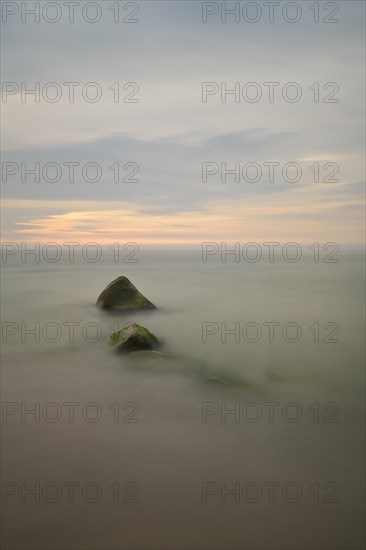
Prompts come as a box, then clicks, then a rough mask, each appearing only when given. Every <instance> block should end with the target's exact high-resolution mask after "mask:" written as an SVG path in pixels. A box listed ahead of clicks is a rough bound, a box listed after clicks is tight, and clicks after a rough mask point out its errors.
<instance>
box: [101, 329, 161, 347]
mask: <svg viewBox="0 0 366 550" xmlns="http://www.w3.org/2000/svg"><path fill="white" fill-rule="evenodd" d="M110 340H111V343H112V344H113V345H114V348H113V349H114V351H117V352H125V353H130V352H136V351H140V350H151V349H152V348H153V347H156V346H158V344H159V340H158V339H157V337H156V336H155V335H154V334H152V332H150V331H149V330H147V328H145V327H142V326H141V325H137V324H136V323H132V324H131V325H128V326H127V327H125V328H123V329H122V330H120V331H118V332H114V333H113V334H112V335H111V337H110Z"/></svg>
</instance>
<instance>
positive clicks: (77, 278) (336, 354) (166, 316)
mask: <svg viewBox="0 0 366 550" xmlns="http://www.w3.org/2000/svg"><path fill="white" fill-rule="evenodd" d="M140 258H141V259H140V262H139V263H137V264H126V263H120V264H115V263H113V261H112V259H111V258H109V259H107V257H103V258H102V260H101V261H100V262H98V263H96V264H90V263H87V262H85V261H82V260H81V259H79V260H78V261H77V262H76V263H75V264H69V263H67V262H59V263H57V264H50V263H44V262H43V263H40V264H35V263H34V262H32V261H31V260H29V261H27V263H25V264H22V263H20V262H19V261H16V260H12V261H9V262H8V263H6V264H3V323H4V322H15V323H19V324H20V323H22V322H23V323H25V324H26V326H27V328H31V326H32V324H33V323H34V322H36V321H39V322H40V326H41V327H44V326H45V325H46V324H47V323H50V322H53V323H58V324H59V326H61V327H64V330H63V332H62V335H61V338H60V340H59V341H58V342H56V343H49V342H47V341H45V340H44V339H42V338H41V341H40V342H39V343H37V342H35V341H34V336H31V335H28V336H27V337H26V338H25V340H26V341H25V342H24V343H23V342H22V341H21V334H20V332H19V333H18V334H16V335H14V336H9V337H8V341H7V342H6V343H4V344H3V361H2V391H3V396H2V397H3V401H6V402H14V403H16V405H14V406H17V405H18V406H19V407H20V406H21V405H20V404H21V402H24V403H26V404H27V406H28V408H31V407H34V404H35V403H36V402H38V403H39V404H40V407H42V406H44V404H46V403H49V402H54V403H57V404H58V405H59V406H60V407H61V410H62V417H61V419H60V421H58V422H51V421H49V418H48V417H47V413H46V419H45V418H43V417H42V416H41V417H40V422H39V423H36V422H34V417H31V416H28V417H26V418H25V420H26V421H25V422H21V417H20V414H14V415H11V416H8V417H7V418H6V419H5V420H6V422H4V423H3V425H2V426H3V449H4V450H3V453H4V454H3V480H4V481H7V482H9V481H11V482H14V483H17V484H20V483H21V482H24V483H25V484H26V487H27V488H31V487H32V486H33V485H34V483H36V482H39V483H40V485H41V487H44V486H45V484H46V483H50V482H52V483H59V484H60V486H62V487H63V491H62V495H61V498H60V500H59V501H58V502H55V503H51V502H50V500H51V498H52V496H53V495H54V494H55V493H54V492H53V493H52V490H51V489H50V493H49V496H48V497H47V495H46V497H44V495H43V496H42V494H41V496H40V502H39V503H35V502H34V498H33V497H32V496H30V495H28V496H27V497H26V501H25V502H23V503H22V502H21V498H20V494H19V492H18V493H17V494H15V495H10V496H8V498H7V502H6V503H5V504H4V505H3V510H4V518H5V520H6V529H5V530H4V535H3V537H4V547H6V548H7V549H9V550H10V549H28V548H29V549H30V548H32V549H33V548H37V549H42V550H43V549H44V550H50V549H60V550H61V549H64V550H66V549H70V550H71V549H73V550H74V549H75V550H76V549H98V550H100V549H102V548H103V549H125V550H127V549H140V550H142V549H146V550H147V549H149V550H150V549H156V550H160V549H164V550H168V549H169V550H170V549H180V550H183V549H186V550H188V549H192V550H193V549H197V550H198V549H200V550H201V549H205V550H208V549H210V550H211V549H212V550H215V549H220V550H228V549H248V550H249V549H250V550H251V549H277V550H285V549H291V550H300V549H301V550H305V549H307V550H308V549H309V550H310V549H312V550H315V549H316V550H320V549H322V550H323V549H332V550H336V549H337V550H338V549H344V550H346V549H347V550H350V549H361V548H363V518H364V509H363V486H364V479H363V474H362V472H363V460H364V446H363V441H364V415H363V405H364V391H365V390H364V387H365V386H364V363H363V358H364V322H363V292H364V290H363V277H364V273H363V265H364V257H363V256H362V255H360V254H351V253H349V254H344V255H342V256H340V262H339V263H338V264H324V263H322V262H321V263H319V264H315V263H313V261H312V259H311V257H310V256H309V257H306V258H305V259H304V260H302V261H300V262H299V263H297V264H291V263H286V262H284V261H283V260H282V259H280V258H277V259H276V261H275V263H273V264H269V263H268V262H264V261H260V262H258V263H256V264H250V263H244V262H243V263H239V264H236V263H234V262H233V261H232V260H230V261H228V262H227V263H226V264H221V263H220V262H219V260H218V259H211V260H210V261H209V262H208V263H206V264H203V263H202V262H201V258H200V253H199V252H198V253H188V252H181V253H177V252H174V253H173V252H170V253H168V252H165V253H162V252H159V253H158V252H156V253H145V254H143V255H140ZM122 274H123V275H126V276H128V277H129V278H130V279H131V280H132V282H133V283H134V284H135V285H136V286H137V288H138V289H139V290H141V291H142V292H143V293H144V294H145V295H146V296H147V297H148V298H149V299H150V300H152V301H153V302H154V303H155V304H156V305H157V306H158V307H159V310H158V311H154V312H149V313H135V314H128V315H116V314H107V313H104V312H101V311H99V310H97V309H96V308H95V305H94V304H95V300H96V298H97V296H98V294H99V293H100V291H101V290H102V289H103V288H104V287H105V286H106V284H107V283H108V282H110V281H111V280H112V279H114V278H115V277H117V276H118V275H122ZM130 321H136V322H138V323H140V324H142V325H145V326H147V327H148V328H149V329H150V330H151V331H152V332H154V333H155V334H156V335H157V336H159V337H160V338H161V339H162V340H163V341H164V348H165V351H167V352H168V353H172V354H177V355H182V356H185V357H188V358H193V359H194V362H195V361H196V360H197V362H202V361H203V362H205V363H206V365H207V372H208V374H204V375H203V373H202V371H201V370H199V369H196V370H195V368H193V369H192V371H190V372H189V373H188V372H187V375H186V374H185V373H184V372H183V373H182V372H171V371H168V372H164V371H160V370H159V371H157V372H155V371H149V370H147V371H146V370H141V369H136V370H132V369H128V368H127V365H126V361H125V360H124V359H123V358H121V357H116V356H115V355H114V354H113V353H111V351H110V349H109V347H108V344H107V342H106V340H107V338H108V335H109V334H110V333H111V331H112V330H113V328H112V327H113V326H116V325H114V324H115V323H119V324H120V326H123V325H124V324H125V323H126V322H130ZM67 322H68V323H71V322H77V323H80V325H79V326H77V327H75V341H74V342H70V341H69V338H68V329H67V327H66V326H65V325H63V323H67ZM89 322H94V323H98V326H100V327H101V329H102V331H103V336H102V337H101V338H100V339H99V341H98V342H95V343H92V342H88V341H86V340H85V339H83V337H82V332H81V327H83V326H85V324H86V323H89ZM204 322H211V323H217V324H218V326H219V325H220V323H222V322H226V325H227V328H233V326H234V324H235V322H240V323H241V326H243V325H245V324H246V323H248V322H256V323H258V324H259V325H261V327H262V329H263V334H262V338H261V339H260V340H259V341H258V342H257V343H248V342H245V341H243V340H242V339H241V341H240V342H238V343H236V342H235V341H234V339H233V336H231V337H230V336H228V338H227V342H226V343H222V342H221V341H220V334H217V335H214V336H210V337H208V340H207V342H206V343H204V342H202V323H204ZM265 322H279V323H280V324H281V327H280V328H282V327H283V325H284V324H286V323H288V322H296V323H298V324H299V325H300V326H301V328H302V338H301V339H300V340H299V341H298V342H297V343H288V342H286V341H285V340H284V339H283V338H282V336H281V332H280V331H279V332H275V341H274V342H273V343H270V342H268V332H266V331H267V330H268V329H266V327H265V325H263V323H265ZM314 322H318V323H319V324H320V326H321V327H323V325H324V324H325V323H327V322H335V323H337V324H338V325H339V327H340V330H339V333H338V335H337V336H336V337H337V338H338V339H339V340H340V341H339V342H338V343H323V342H319V343H314V338H313V333H312V331H311V330H309V328H308V327H309V326H311V325H313V324H314ZM23 332H24V329H23ZM330 332H331V330H330V329H329V328H328V329H327V330H326V331H325V332H324V329H321V333H320V336H321V339H324V337H325V336H326V334H329V333H330ZM94 334H95V332H93V330H92V329H90V332H89V333H88V337H89V339H91V338H93V336H94ZM53 335H54V333H52V330H51V329H50V332H49V337H50V338H52V337H53ZM289 335H290V337H292V336H293V334H292V333H291V332H289ZM250 336H251V337H253V335H252V333H250ZM211 373H212V375H215V373H216V374H217V375H219V376H220V377H222V378H224V377H227V378H228V379H229V378H230V379H236V380H237V381H238V385H236V386H230V387H221V386H218V387H217V386H210V385H207V384H205V380H206V379H207V378H208V377H209V376H211ZM65 402H76V403H79V404H80V406H78V408H77V409H76V412H75V421H74V422H73V423H70V422H69V421H68V415H67V408H66V406H64V405H62V404H63V403H65ZM89 402H96V403H97V404H98V406H99V407H100V410H101V411H102V417H101V419H100V421H98V422H95V423H93V422H87V421H86V420H85V419H84V418H83V417H82V415H81V413H80V410H81V407H82V406H83V405H84V404H85V403H89ZM116 402H119V403H120V407H121V410H120V413H121V418H124V417H125V416H126V414H128V413H131V411H132V408H131V407H130V408H128V409H127V410H126V411H124V410H123V409H122V407H123V404H125V403H128V402H134V403H136V404H137V405H135V408H136V407H137V406H138V409H139V410H138V412H137V413H136V414H135V415H134V416H133V415H132V418H134V419H138V420H139V422H130V423H128V422H122V421H120V422H113V415H114V414H115V406H114V407H113V404H114V403H116ZM204 402H211V403H216V404H217V405H216V407H217V408H218V410H220V408H221V407H223V406H227V407H228V408H230V407H231V408H233V407H234V406H235V403H239V405H240V407H242V406H245V405H246V404H248V403H250V402H254V403H255V404H256V405H255V407H256V409H254V408H253V406H252V408H251V409H250V407H249V408H248V409H245V410H246V411H247V412H248V416H250V415H251V414H253V411H255V410H257V411H258V410H260V411H261V412H262V418H260V419H259V420H258V422H249V421H248V416H245V414H244V418H243V417H241V418H240V419H239V422H235V417H234V416H233V415H231V416H227V417H226V418H227V421H226V422H221V421H220V414H219V413H218V414H214V415H211V416H209V417H208V419H207V422H205V423H204V422H202V420H201V416H202V403H204ZM268 402H276V403H278V404H279V405H278V406H276V407H277V408H276V412H275V416H274V421H273V422H269V420H268V406H266V405H265V403H268ZM289 402H295V403H297V406H298V407H300V410H301V412H302V417H301V419H300V420H299V421H298V422H289V421H288V420H286V419H284V418H283V416H282V414H281V411H282V410H283V407H284V406H286V404H287V403H289ZM316 402H318V403H319V404H320V420H321V421H320V422H315V421H314V414H315V412H314V407H313V409H311V407H312V406H313V405H314V403H316ZM329 403H332V405H328V407H329V408H328V409H327V410H323V409H322V407H323V406H324V405H326V404H329ZM221 404H223V405H221ZM111 406H112V409H113V408H114V410H112V409H111V408H109V407H111ZM211 407H215V405H211ZM337 408H338V412H337ZM55 410H56V409H53V410H51V409H49V417H52V415H53V414H54V411H55ZM89 410H90V416H92V415H93V413H94V411H95V409H94V410H92V409H89ZM334 411H336V413H334ZM293 413H294V408H292V409H291V408H290V409H288V414H289V416H291V415H293ZM333 413H334V414H333ZM327 414H329V415H330V416H328V417H327V418H328V419H337V420H339V421H338V422H332V423H331V422H323V420H324V419H326V418H325V417H326V415H327ZM3 421H4V416H3ZM70 481H75V482H77V483H79V484H80V486H83V485H84V484H85V483H87V482H94V483H98V484H99V486H100V487H101V488H102V497H101V499H100V501H99V502H97V503H90V502H85V500H83V498H82V497H81V495H80V493H79V492H78V491H77V490H76V492H75V495H76V496H75V502H74V503H70V502H69V495H68V493H67V491H66V488H65V486H64V485H62V484H63V483H65V482H70ZM117 481H118V482H119V483H120V485H121V488H122V490H121V498H120V502H118V503H115V502H113V497H114V494H115V493H114V491H113V490H112V489H110V487H111V486H112V485H113V484H114V483H115V482H117ZM128 482H134V483H137V484H138V486H139V492H138V495H137V496H136V498H138V500H139V502H135V503H127V502H122V498H123V497H126V495H127V494H130V493H131V487H132V490H133V487H134V486H130V487H125V488H124V489H123V486H124V485H125V484H126V483H128ZM205 482H212V483H217V484H218V486H219V484H220V483H226V484H227V488H230V487H231V488H232V487H233V486H234V484H235V483H240V484H241V485H240V488H242V487H243V486H245V485H246V484H247V483H248V482H253V483H256V484H257V486H258V485H259V486H260V488H261V490H263V494H262V496H261V498H258V501H257V502H248V500H250V498H252V499H253V493H250V495H251V496H249V497H248V498H247V499H245V498H243V496H241V497H240V499H239V502H235V499H234V496H233V495H231V496H230V495H227V498H226V500H225V498H223V501H224V502H221V501H220V493H217V494H215V495H213V496H209V497H208V500H207V503H203V502H202V498H201V494H202V483H205ZM266 482H274V483H279V484H280V485H279V489H278V491H279V492H278V493H277V492H276V493H275V497H274V502H273V503H271V502H269V498H268V493H267V492H266V491H267V490H268V489H266V487H268V485H263V484H264V483H266ZM288 482H293V483H296V484H297V486H299V487H300V488H301V491H302V496H301V498H300V499H299V501H298V502H296V503H291V502H288V500H289V499H287V500H286V499H285V498H283V497H282V493H281V491H282V489H283V486H284V484H286V483H288ZM315 482H319V483H320V486H321V492H320V497H319V498H320V502H314V500H315V496H314V491H315V490H314V483H315ZM327 482H330V483H332V484H337V486H339V490H338V491H337V494H336V495H335V497H333V500H334V498H335V499H336V500H337V502H326V500H327V495H328V500H329V499H330V500H332V495H331V493H332V491H333V489H334V488H335V487H336V485H328V486H326V487H324V484H326V483H327ZM218 486H215V487H216V488H217V487H218ZM310 486H313V489H310ZM13 487H14V486H13ZM16 487H18V485H16ZM211 487H213V486H211ZM223 496H224V497H225V495H223ZM291 497H293V493H291V490H290V492H289V498H291ZM4 525H5V522H4Z"/></svg>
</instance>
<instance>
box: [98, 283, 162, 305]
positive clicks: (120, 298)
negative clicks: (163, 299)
mask: <svg viewBox="0 0 366 550" xmlns="http://www.w3.org/2000/svg"><path fill="white" fill-rule="evenodd" d="M97 306H98V307H100V308H102V309H117V310H122V311H123V310H124V311H131V310H138V309H156V307H155V306H154V304H152V303H151V302H150V300H148V299H147V298H145V296H144V295H143V294H141V292H139V291H138V290H137V288H136V287H135V286H134V285H133V284H132V283H131V281H130V280H129V279H127V277H124V276H121V277H117V279H115V280H114V281H112V282H111V283H110V284H109V285H108V286H107V287H106V288H105V289H104V290H103V292H102V293H101V295H100V296H99V298H98V300H97Z"/></svg>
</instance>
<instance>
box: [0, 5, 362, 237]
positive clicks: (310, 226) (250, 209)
mask: <svg viewBox="0 0 366 550" xmlns="http://www.w3.org/2000/svg"><path fill="white" fill-rule="evenodd" d="M21 4H23V5H24V4H26V6H27V8H29V9H31V8H32V7H33V8H34V4H35V2H26V3H24V2H23V3H21V2H2V8H3V10H5V12H4V11H3V13H2V21H3V23H2V71H1V72H2V75H1V76H2V82H3V87H2V99H1V111H2V121H3V122H2V183H1V187H2V208H3V221H2V238H3V241H16V242H23V241H24V242H44V243H47V242H60V243H62V242H70V241H72V242H85V243H87V242H91V241H93V242H98V243H100V244H105V245H107V244H111V243H114V242H116V241H118V242H121V243H124V242H131V241H133V242H136V243H138V244H139V245H141V246H148V247H149V246H151V247H161V246H164V247H173V248H175V247H179V246H192V247H194V246H199V245H200V244H201V243H202V242H204V241H205V242H206V241H215V242H222V241H224V242H227V243H234V242H241V243H247V242H253V241H254V242H266V241H269V242H274V241H278V242H282V243H286V242H292V241H296V242H299V243H311V242H320V243H326V242H337V243H340V244H345V245H347V244H360V243H362V241H363V239H364V177H365V172H364V146H365V139H364V100H363V96H364V79H365V69H364V63H365V59H364V23H365V5H364V3H363V2H362V1H338V2H333V3H324V2H319V3H315V4H318V6H319V19H320V20H319V23H315V22H314V17H315V14H314V11H312V10H311V9H310V7H311V6H312V5H314V2H307V1H302V0H301V1H299V2H295V4H296V6H300V8H301V17H300V18H299V20H298V21H297V22H293V23H291V22H289V21H286V20H285V17H287V18H290V19H291V18H292V19H293V18H295V17H296V13H295V11H293V10H294V9H295V8H296V6H295V8H291V7H290V8H288V10H289V11H287V12H285V15H283V8H284V5H285V4H288V3H286V2H280V3H279V7H276V10H277V11H275V12H274V13H275V16H274V21H273V22H272V23H271V22H269V17H268V12H267V8H266V6H265V4H263V2H254V3H253V2H252V3H251V4H255V6H254V7H252V8H250V7H249V8H246V9H249V11H247V12H245V13H246V14H247V18H249V19H253V18H255V16H256V14H255V12H254V11H250V10H254V9H260V10H261V17H260V18H259V20H258V21H257V22H255V23H254V22H252V23H250V22H249V21H248V20H245V18H244V16H243V12H242V11H241V12H240V14H239V21H238V22H235V20H234V16H230V15H227V20H226V22H225V20H224V22H222V20H221V15H222V14H221V13H220V7H221V2H210V3H202V2H199V1H169V0H168V1H155V0H145V1H139V2H119V10H120V13H119V18H120V21H119V22H117V23H116V22H114V21H113V17H114V16H115V14H116V12H115V11H112V10H113V9H114V10H115V9H116V8H115V7H114V8H113V6H116V4H117V3H116V2H110V1H108V0H103V1H100V2H94V4H96V5H97V8H93V7H90V6H89V7H88V6H86V4H92V3H91V2H83V1H81V2H79V4H78V5H77V6H76V7H75V12H74V22H73V23H70V22H69V21H68V17H69V12H68V8H67V7H66V6H65V5H64V2H61V1H60V2H53V3H52V2H51V4H53V5H54V4H57V5H58V11H56V8H55V7H52V6H51V7H50V8H48V9H49V11H48V12H46V14H43V13H41V14H40V22H39V23H37V22H35V21H34V18H33V16H31V15H27V14H25V15H24V14H23V18H24V17H25V21H24V22H23V21H22V13H21ZM44 4H45V2H41V5H42V6H43V5H44ZM203 4H204V5H203ZM246 4H248V2H240V3H239V8H240V10H242V9H243V7H244V8H245V5H246ZM4 5H6V6H5V8H4ZM234 5H235V2H226V6H227V8H228V9H230V8H232V7H233V6H234ZM256 6H259V8H257V7H256ZM334 6H336V8H339V9H338V10H337V11H338V13H336V14H334V15H333V14H332V10H333V9H334V10H335V8H334ZM82 8H84V14H86V17H89V19H92V18H93V17H94V14H97V15H98V13H99V12H96V11H93V10H95V9H98V10H100V12H101V13H100V14H99V15H101V16H100V19H99V20H98V21H96V22H95V23H91V22H88V21H85V18H84V19H83V16H82V15H83V12H82V11H81V10H82ZM111 8H112V9H111ZM137 9H138V11H137ZM216 9H217V10H218V13H214V14H212V15H208V16H207V22H206V23H204V22H203V21H202V10H206V11H215V10H216ZM13 11H15V13H13ZM133 12H136V13H133ZM257 13H260V12H257ZM57 15H60V20H59V21H56V22H55V23H50V22H49V21H47V20H45V19H47V18H48V19H52V18H56V16H57ZM258 17H259V16H258ZM122 18H126V19H127V20H131V19H135V20H136V21H135V22H128V21H125V22H123V21H122ZM327 18H328V19H338V22H334V23H330V22H328V23H325V22H324V19H327ZM52 82H53V83H56V84H57V87H55V86H53V87H52V86H47V85H48V83H52ZM69 82H76V83H79V85H78V86H76V87H75V88H74V93H75V98H74V102H73V103H71V102H70V101H69V95H68V93H69V90H70V87H68V86H67V85H65V84H64V83H69ZM268 82H276V83H277V84H276V86H275V88H274V97H273V101H269V96H268V94H269V86H268V84H267V85H266V84H264V83H268ZM291 82H292V83H296V87H294V86H292V87H291V85H290V86H289V87H286V85H287V84H288V83H291ZM22 83H23V89H32V88H35V86H36V83H39V86H40V90H41V91H43V93H42V92H41V93H40V96H39V102H36V101H35V99H34V96H33V95H31V94H28V95H24V94H23V97H22V94H21V90H22ZM88 83H96V86H95V85H94V86H87V85H88ZM129 83H130V84H129ZM131 83H134V84H131ZM203 83H211V84H210V85H205V84H203ZM212 83H213V84H212ZM248 83H255V84H254V85H251V87H250V86H247V85H248ZM314 83H318V84H316V85H315V86H314ZM327 83H335V84H327ZM235 87H236V90H237V95H235V94H233V93H232V94H227V95H226V96H225V94H224V95H223V97H222V96H221V91H223V92H225V89H226V90H232V89H234V88H235ZM117 89H118V91H119V98H118V99H119V100H116V99H117V96H116V94H117ZM203 89H204V90H206V89H207V90H208V92H211V93H209V95H207V96H206V98H205V99H206V101H203V98H202V90H203ZM44 90H45V91H44ZM98 90H99V91H100V92H101V97H100V99H99V101H96V102H92V101H93V98H94V95H93V94H94V93H95V92H96V91H97V92H98ZM258 90H259V92H258ZM299 90H300V92H299ZM59 92H60V93H61V96H60V97H59V100H58V101H55V102H53V98H54V97H55V95H54V94H55V93H56V94H57V93H59ZM317 92H319V101H318V102H316V101H315V98H316V94H317ZM255 93H258V94H260V93H261V94H262V95H261V97H260V98H259V97H258V101H257V102H254V101H253V98H254V95H253V94H255ZM294 93H295V94H300V93H301V97H299V100H298V101H296V102H295V101H292V99H293V98H294V97H295V96H294V95H293V94H294ZM45 94H48V95H46V99H45ZM83 94H84V96H83ZM88 94H90V95H88ZM283 94H284V95H285V98H286V97H287V98H288V99H284V97H283ZM286 94H288V95H287V96H286ZM85 95H86V97H87V98H89V99H91V101H88V100H87V99H85ZM22 100H23V101H22ZM123 100H125V101H123ZM324 100H326V101H327V102H324ZM329 100H330V101H329ZM334 100H337V101H334ZM36 163H39V171H40V176H39V181H35V177H34V175H32V174H30V173H29V172H27V170H31V169H32V168H33V169H34V168H35V166H36ZM70 163H75V164H72V165H71V164H70ZM207 163H209V164H207ZM268 163H276V164H275V165H273V166H274V168H273V178H272V180H273V181H272V180H271V181H270V178H269V168H268ZM289 163H290V164H289ZM55 165H56V168H55ZM287 165H288V166H287ZM71 166H72V167H73V178H71V177H70V175H71ZM285 166H287V170H288V171H287V172H286V168H284V167H285ZM57 167H58V168H57ZM111 167H112V168H111ZM117 167H118V168H117ZM225 167H226V169H227V170H233V169H234V168H235V167H236V170H237V172H238V170H239V175H237V179H238V180H239V181H235V175H233V174H231V175H230V174H227V175H226V181H225V177H224V168H225ZM258 167H259V168H258ZM299 169H300V172H299V171H298V170H299ZM203 170H205V171H206V172H207V170H208V171H209V172H210V171H211V172H215V173H209V174H208V175H207V177H206V178H203V177H202V171H203ZM258 170H259V171H258ZM316 170H319V178H318V179H319V180H320V181H319V182H317V181H314V180H315V179H316V178H315V172H316ZM117 172H118V173H117ZM221 176H222V177H221ZM256 176H258V181H255V180H256V179H257V178H256ZM98 178H99V179H98ZM327 178H328V179H330V180H332V179H333V180H335V181H330V182H329V181H323V180H324V179H327ZM93 179H96V180H97V181H94V182H93V181H92V180H93ZM222 179H223V180H224V181H222ZM296 179H297V181H295V180H296ZM52 180H53V181H52ZM72 180H73V181H72ZM115 180H117V181H115ZM203 180H206V181H203Z"/></svg>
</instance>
